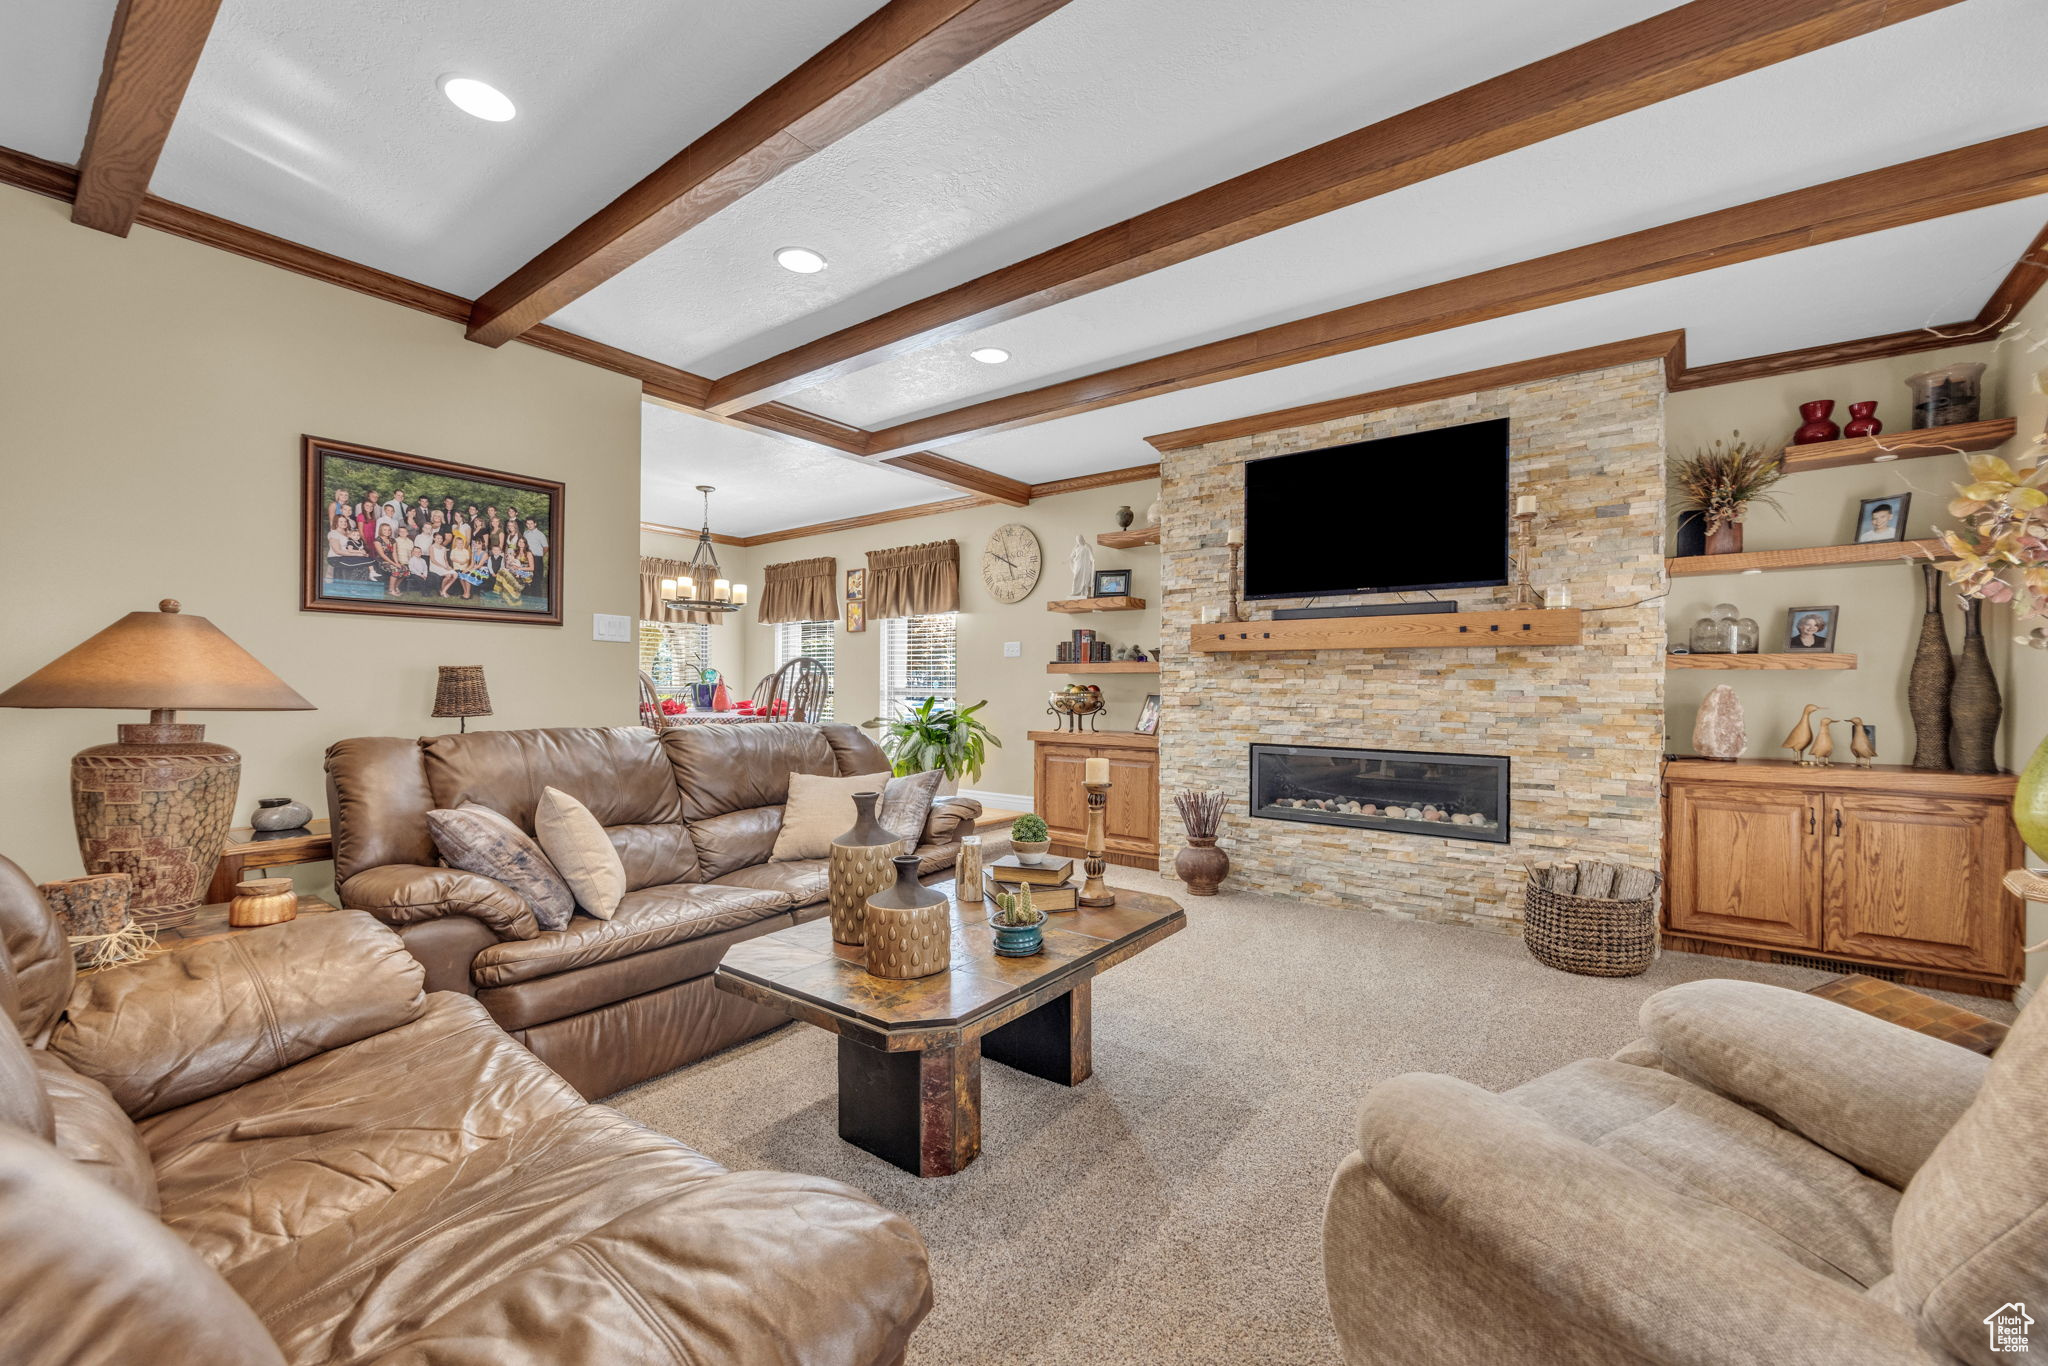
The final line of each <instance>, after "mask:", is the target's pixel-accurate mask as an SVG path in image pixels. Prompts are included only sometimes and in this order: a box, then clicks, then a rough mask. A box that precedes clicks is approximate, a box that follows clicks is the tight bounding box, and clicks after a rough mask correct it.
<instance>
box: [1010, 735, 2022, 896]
mask: <svg viewBox="0 0 2048 1366" xmlns="http://www.w3.org/2000/svg"><path fill="white" fill-rule="evenodd" d="M1031 747H1032V752H1033V762H1032V765H1031V802H1032V805H1033V807H1035V808H1036V810H1037V811H1038V814H1039V815H1041V816H1043V817H1045V823H1046V825H1047V826H1048V827H1049V828H1050V829H1051V831H1052V851H1053V852H1054V853H1055V854H1070V855H1073V856H1075V857H1079V856H1080V855H1081V853H1082V852H1083V849H1082V844H1083V841H1084V839H1085V838H1086V836H1087V833H1088V794H1087V791H1086V790H1085V789H1083V788H1082V786H1081V776H1082V773H1081V766H1082V762H1083V761H1084V760H1087V759H1093V758H1095V757H1097V756H1098V755H1099V756H1101V757H1103V758H1106V759H1108V760H1109V781H1110V789H1109V809H1108V810H1107V811H1106V812H1105V813H1104V821H1103V826H1104V829H1105V831H1106V837H1105V839H1104V841H1103V843H1104V844H1105V845H1107V846H1108V847H1107V848H1106V849H1105V850H1104V852H1103V857H1104V858H1106V859H1108V860H1109V862H1111V863H1121V864H1123V865H1124V866H1125V867H1128V868H1157V867H1158V866H1159V737H1158V736H1156V735H1131V734H1128V733H1123V732H1117V731H1100V732H1089V731H1085V730H1084V731H1063V730H1034V731H1032V732H1031ZM2000 871H2001V872H2002V871H2003V870H2002V869H2001V870H2000Z"/></svg>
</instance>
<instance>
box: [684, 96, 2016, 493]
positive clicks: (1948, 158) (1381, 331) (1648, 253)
mask: <svg viewBox="0 0 2048 1366" xmlns="http://www.w3.org/2000/svg"><path fill="white" fill-rule="evenodd" d="M2043 193H2048V128H2035V129H2030V130H2028V131H2026V132H2023V133H2014V134H2012V135H2010V136H2008V137H2002V138H1995V139H1993V140H1991V141H1989V142H1980V143H1976V144H1974V145H1972V146H1968V147H1960V148H1957V149H1955V150H1954V151H1949V152H1941V153H1937V154H1936V155H1933V156H1928V157H1921V158H1919V159H1917V160H1914V161H1909V162H1903V163H1900V164H1899V165H1895V166H1888V167H1885V168H1883V169H1880V170H1876V171H1869V172H1865V173H1863V174H1861V175H1853V176H1847V177H1844V178H1842V179H1840V180H1835V181H1830V182H1828V183H1827V184H1824V185H1815V186H1811V187H1809V188H1807V189H1803V190H1794V191H1791V192H1790V193H1787V194H1781V195H1773V196H1771V197H1770V198H1768V199H1759V200H1755V201H1753V202H1751V203H1748V204H1739V205H1736V206H1734V207H1732V208H1727V209H1720V210H1716V211H1715V212H1712V213H1705V214H1700V215H1697V216H1696V217H1693V218H1687V219H1682V220H1680V221H1679V222H1676V223H1667V224H1664V225H1662V226H1660V227H1655V228H1647V229H1644V230H1643V231H1641V232H1633V233H1628V234H1626V235H1625V236H1621V237H1613V238H1609V239H1607V240H1605V241H1601V242H1594V243H1590V244H1588V245H1586V246H1583V247H1575V248H1572V249H1571V250H1568V251H1560V252H1554V253H1552V254H1551V255H1549V256H1540V257H1536V258H1534V259H1533V260H1528V261H1520V262H1517V263H1515V264H1513V265H1508V266H1501V267H1498V268H1496V269H1493V270H1487V271H1481V272H1479V273H1477V274H1474V275H1465V276H1460V277H1458V278H1456V279H1452V280H1445V281H1442V282H1440V283H1438V284H1434V285H1426V286H1424V287H1422V288H1420V289H1412V290H1407V291H1405V292H1403V293H1400V294H1393V295H1388V296H1386V297H1384V298H1379V299H1372V300H1368V301H1366V302H1365V303H1360V304H1354V305H1352V306H1351V307H1349V308H1340V309H1335V310H1332V311H1331V312H1328V313H1319V314H1316V315H1314V316H1313V317H1308V318H1301V319H1297V320H1296V321H1294V322H1289V323H1281V324H1278V325H1276V326H1273V327H1265V328H1260V329H1258V330H1257V331H1253V332H1246V333H1242V334H1240V335H1238V336H1235V337H1228V338H1225V339H1224V340H1222V341H1217V342H1211V343H1209V344H1207V345H1204V346H1195V347H1189V348H1187V349H1186V350H1182V351H1175V352H1171V353H1169V354H1167V355H1163V356H1155V357H1153V358H1151V359H1149V360H1143V361H1138V362H1136V363H1134V364H1131V365H1122V366H1118V367H1116V368H1114V369H1110V370H1105V371H1102V372H1100V373H1098V374H1094V375H1085V376H1082V377H1081V378H1079V379H1074V380H1068V381H1065V382H1063V383H1059V384H1050V385H1046V386H1045V387H1043V388H1039V389H1031V390H1027V391H1025V392H1023V393H1018V394H1011V395H1007V396H1005V397H1002V398H996V399H989V400H987V401H984V402H981V403H974V404H969V405H967V406H965V407H962V408H956V409H954V410H952V411H950V412H945V413H939V414H936V415H934V416H932V417H926V418H920V419H917V420H915V421H911V422H903V423H898V424H897V425H895V426H893V427H887V428H884V429H883V430H881V431H878V432H875V433H874V435H873V439H872V441H871V442H870V444H869V447H868V449H869V451H870V453H872V454H874V455H891V454H896V453H899V452H901V451H905V450H921V449H925V448H928V447H933V446H941V445H946V444H949V443H951V442H955V441H966V440H970V439H972V438H975V437H980V436H987V435H990V434H992V433H995V432H1001V431H1010V430H1013V429H1015V428H1018V427H1027V426H1031V425H1033V424H1035V423H1040V422H1049V421H1051V420H1053V419H1054V418H1061V417H1071V416H1073V415H1075V414H1077V413H1085V412H1091V411H1093V410H1095V409H1098V408H1107V407H1112V406H1114V405H1116V404H1120V403H1132V402H1135V401H1137V400H1138V399H1143V398H1154V397H1157V396H1159V395H1161V394H1171V393H1177V392H1179V391H1181V390H1183V389H1192V388H1196V387H1198V386H1200V385H1204V384H1214V383H1217V382H1218V381H1221V380H1226V379H1236V378H1239V377H1241V376H1245V375H1256V374H1261V373H1263V372H1265V371H1268V370H1275V369H1279V368H1281V367H1283V366H1288V365H1299V364H1301V363H1302V362H1304V361H1311V360H1319V359H1321V358H1323V357H1325V356H1335V355H1341V354H1343V353H1345V352H1349V351H1357V350H1362V349H1364V348H1365V347H1369V346H1379V345H1382V344H1384V343H1387V342H1392V341H1400V340H1403V339H1405V338H1408V337H1418V336H1422V335H1425V334H1427V333H1431V332H1442V331H1446V330H1448V329H1450V328H1454V327H1462V326H1465V325H1467V324H1470V323H1476V322H1484V321H1487V320H1489V319H1492V318H1500V317H1506V316H1508V315H1510V314H1514V313H1521V312H1526V311H1528V310H1530V309H1536V308H1546V307H1549V306H1551V305H1553V304H1561V303H1568V302H1570V301H1572V300H1575V299H1585V298H1591V297H1593V296H1595V295H1599V294H1606V293H1611V292H1613V291H1615V290H1621V289H1630V288H1633V287H1635V286H1637V285H1645V284H1653V283H1655V282H1657V281H1659V280H1670V279H1676V278H1678V277H1680V276H1684V275H1691V274H1695V273H1697V272H1700V271H1705V270H1713V269H1716V268H1718V267H1721V266H1728V265H1734V264H1736V263H1738V262H1742V261H1754V260H1759V259H1761V258H1764V257H1767V256H1775V255H1778V254H1780V253H1782V252H1788V251H1796V250H1798V249H1800V248H1802V247H1811V246H1818V245H1820V244H1822V243H1826V242H1836V241H1840V240H1842V239H1844V238H1848V237H1856V236H1860V235H1862V234H1864V233H1869V232H1877V231H1881V230H1883V229H1885V228H1896V227H1902V226H1904V225H1906V224H1909V223H1917V222H1920V221H1922V220H1924V219H1929V218H1939V217H1943V216H1945V215H1948V214H1954V213H1962V212H1965V211H1967V210H1970V209H1978V208H1983V207H1985V206H1987V205H1991V204H2000V203H2005V202H2007V201H2009V200H2013V199H2024V198H2027V197H2029V196H2031V195H2037V194H2043ZM713 392H714V394H715V393H716V389H715V388H714V390H713Z"/></svg>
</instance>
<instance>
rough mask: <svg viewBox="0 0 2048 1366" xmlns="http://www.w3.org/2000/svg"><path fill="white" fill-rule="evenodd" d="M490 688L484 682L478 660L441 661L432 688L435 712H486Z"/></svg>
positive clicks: (459, 713) (472, 713) (464, 713)
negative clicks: (466, 661) (450, 662)
mask: <svg viewBox="0 0 2048 1366" xmlns="http://www.w3.org/2000/svg"><path fill="white" fill-rule="evenodd" d="M490 714H491V691H490V689H489V688H487V687H485V686H484V666H483V665H481V664H443V665H442V666H441V681H440V683H439V685H437V686H436V687H435V689H434V715H436V716H460V717H464V718H467V717H471V716H489V715H490Z"/></svg>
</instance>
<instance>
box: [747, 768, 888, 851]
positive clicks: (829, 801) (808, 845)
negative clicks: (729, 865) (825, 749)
mask: <svg viewBox="0 0 2048 1366" xmlns="http://www.w3.org/2000/svg"><path fill="white" fill-rule="evenodd" d="M888 782H889V775H888V774H886V773H856V774H854V775H853V776H852V777H850V778H822V777H819V776H818V775H816V774H812V773H792V774H790V775H789V801H788V803H787V804H786V805H784V806H783V808H782V833H781V834H779V835H777V836H776V837H775V849H774V852H772V853H770V854H769V855H768V860H769V862H771V863H787V862H789V861H790V860H792V859H806V858H824V857H825V856H826V855H827V854H829V853H831V852H832V841H833V840H836V839H838V838H839V837H840V836H841V835H843V834H845V833H846V832H847V831H849V830H851V829H852V828H853V794H854V793H856V792H880V791H881V790H882V789H883V788H884V787H885V786H887V785H888Z"/></svg>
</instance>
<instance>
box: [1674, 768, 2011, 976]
mask: <svg viewBox="0 0 2048 1366" xmlns="http://www.w3.org/2000/svg"><path fill="white" fill-rule="evenodd" d="M2015 781H2016V780H2015V779H2014V777H2013V775H2011V774H2009V773H2001V774H1983V775H1974V774H1963V773H1936V772H1929V771H1926V770H1923V769H1914V768H1907V767H1904V766H1900V765H1890V764H1887V765H1882V766H1877V767H1872V768H1852V767H1848V766H1843V765H1837V766H1835V767H1832V768H1806V767H1801V766H1800V765H1798V764H1796V763H1793V762H1791V761H1789V760H1769V759H1766V760H1753V761H1738V762H1735V763H1717V762H1714V761H1712V760H1704V759H1680V760H1673V761H1672V762H1671V763H1669V764H1668V765H1666V767H1665V772H1664V830H1665V842H1664V848H1665V879H1666V880H1665V889H1664V893H1665V894H1664V943H1665V945H1666V946H1667V947H1670V948H1674V949H1683V950H1686V951H1689V952H1694V953H1713V954H1721V955H1723V956H1726V957H1737V958H1750V959H1762V960H1765V961H1770V960H1773V959H1776V958H1778V957H1779V956H1780V955H1787V954H1789V955H1792V956H1795V957H1801V958H1824V959H1828V960H1838V961H1840V962H1841V963H1842V964H1843V966H1844V967H1845V968H1848V969H1851V970H1854V969H1855V968H1858V967H1870V968H1877V969H1880V970H1882V969H1892V970H1894V971H1896V972H1897V973H1898V974H1900V976H1901V977H1902V980H1904V981H1906V982H1908V983H1910V984H1912V985H1914V986H1932V987H1937V988H1946V989H1948V990H1951V991H1967V992H1973V993H1976V994H1978V995H1988V996H1998V997H2001V998H2009V997H2010V996H2011V994H2012V988H2013V987H2014V986H2015V985H2017V984H2018V983H2019V981H2020V980H2021V972H2022V969H2021V962H2020V946H2021V936H2022V933H2023V931H2022V925H2023V921H2022V919H2021V917H2022V905H2021V903H2020V901H2019V899H2018V898H2017V897H2014V896H2012V895H2011V894H2010V893H2008V892H2006V891H2005V890H2004V888H2003V886H2002V885H2001V882H2002V879H2003V878H2004V876H2005V870H2006V869H2008V868H2014V867H2017V866H2019V864H2020V861H2021V855H2022V852H2023V850H2022V847H2021V842H2020V837H2019V832H2018V831H2017V830H2016V829H2014V827H2013V823H2012V793H2013V785H2014V782H2015ZM1884 975H1890V974H1884Z"/></svg>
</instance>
